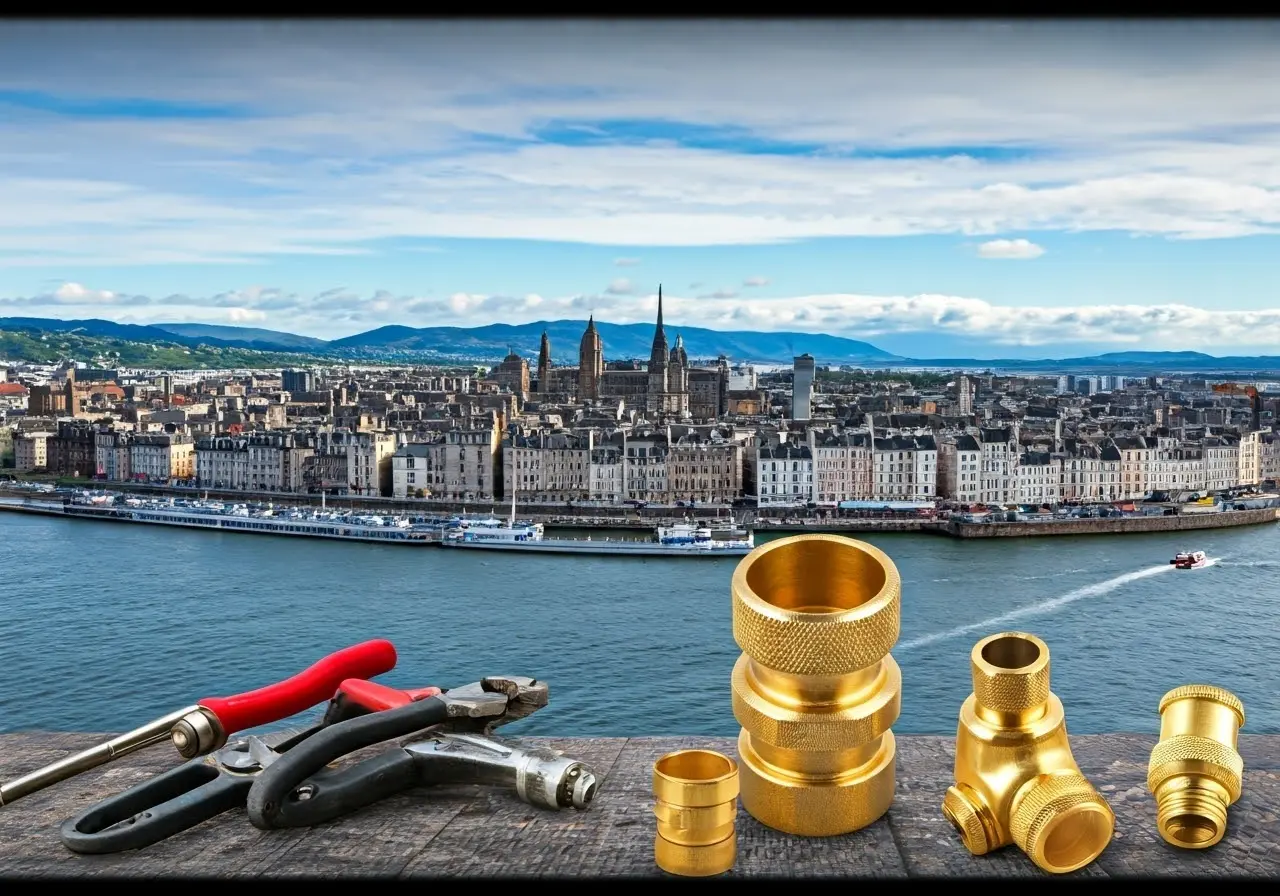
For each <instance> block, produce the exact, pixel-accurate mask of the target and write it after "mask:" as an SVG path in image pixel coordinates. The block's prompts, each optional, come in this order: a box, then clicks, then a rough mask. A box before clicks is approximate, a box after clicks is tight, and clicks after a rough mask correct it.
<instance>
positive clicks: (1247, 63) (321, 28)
mask: <svg viewBox="0 0 1280 896" xmlns="http://www.w3.org/2000/svg"><path fill="white" fill-rule="evenodd" d="M102 27H105V26H101V25H97V24H94V23H75V22H67V23H16V24H14V25H12V26H8V27H6V28H5V29H4V33H3V34H0V83H3V84H5V85H6V88H7V89H10V90H13V91H19V92H21V91H27V92H38V93H43V94H53V95H72V96H83V95H85V94H96V95H98V96H103V97H111V96H119V97H134V98H137V97H142V98H148V97H149V98H154V99H164V100H167V101H170V102H186V103H193V102H201V103H206V104H214V105H219V104H220V105H232V106H245V107H248V108H249V109H251V110H252V111H253V113H254V114H253V115H252V116H250V117H247V118H242V119H237V120H234V121H231V122H228V121H226V120H221V119H218V118H216V117H215V118H205V119H200V118H185V119H182V118H179V119H162V118H161V119H150V120H147V119H136V120H121V119H112V118H110V117H98V118H89V117H83V118H78V119H69V118H66V117H63V116H57V115H49V114H43V113H39V112H38V111H31V112H24V111H22V110H20V109H19V110H17V111H13V110H7V111H6V119H5V121H4V123H3V124H0V171H3V172H4V174H3V175H2V176H0V195H3V196H4V197H5V201H4V203H2V204H0V267H19V266H26V267H32V266H66V265H70V264H73V263H78V264H85V265H88V264H92V265H104V266H105V265H108V264H181V263H197V262H199V263H216V264H233V263H244V262H251V261H255V260H259V259H261V258H263V257H265V256H273V255H289V256H297V255H308V254H312V255H314V254H350V253H359V252H364V251H367V248H368V247H367V246H366V245H365V243H366V241H370V240H378V239H391V238H416V239H435V238H448V237H472V238H486V239H487V238H493V239H541V240H559V241H569V242H581V243H593V244H609V245H617V246H637V247H639V246H651V245H677V246H698V245H717V244H752V243H767V242H777V241H783V240H795V239H804V238H810V237H829V236H848V235H854V236H856V235H878V236H892V235H905V234H944V233H945V234H963V235H969V236H993V237H994V236H995V235H996V234H999V233H1008V232H1018V231H1022V232H1034V231H1044V230H1060V231H1103V230H1121V231H1130V232H1134V233H1143V234H1156V235H1163V236H1167V237H1177V238H1197V239H1204V238H1226V237H1232V236H1238V235H1243V234H1255V233H1275V232H1280V95H1277V94H1276V92H1275V91H1274V90H1271V89H1269V88H1268V86H1267V85H1270V84H1275V83H1280V54H1276V53H1275V52H1274V45H1275V40H1276V38H1277V36H1280V27H1277V25H1276V23H1269V22H1250V23H1248V24H1247V26H1241V25H1240V24H1238V23H1231V22H1198V23H1194V24H1187V23H1175V22H1144V23H1134V24H1122V25H1117V24H1116V23H1112V22H1108V23H1071V24H1066V25H1064V24H1063V23H1058V22H1054V23H1039V22H1019V23H1011V24H993V23H981V24H976V23H969V24H966V23H958V22H899V23H874V22H853V21H850V22H847V23H833V22H822V23H803V22H792V23H786V22H753V23H742V22H740V23H726V22H714V23H712V22H708V23H697V22H693V23H689V22H681V23H678V24H677V23H661V22H644V23H639V22H637V23H615V22H608V23H604V22H579V23H571V24H565V23H561V22H557V23H547V24H546V25H541V24H537V25H533V24H530V23H519V24H518V25H516V24H513V23H504V22H492V23H462V22H420V23H395V24H394V25H391V24H387V23H376V22H369V23H363V24H362V25H360V26H359V27H357V28H355V30H354V31H352V26H351V25H350V23H343V24H342V25H341V26H338V25H336V24H329V23H320V22H316V23H304V22H293V23H288V24H275V23H273V24H266V23H218V24H213V25H201V26H200V27H199V28H196V27H194V26H185V25H178V24H174V23H167V24H154V23H139V24H133V23H126V24H123V25H112V26H110V27H111V29H112V31H111V40H110V41H103V40H102V34H103V32H102V31H101V28H102ZM535 28H541V29H542V30H541V31H540V32H539V33H538V38H539V39H537V40H530V38H529V35H530V33H531V29H535ZM157 41H162V45H164V46H166V47H167V48H168V49H169V52H168V54H167V55H166V60H165V64H164V77H162V78H156V77H155V74H154V70H148V69H146V68H145V67H139V66H138V65H137V64H136V60H137V59H139V58H143V57H144V56H145V55H146V53H148V52H150V49H149V48H151V47H154V46H156V45H157V43H156V42H157ZM68 47H84V48H86V50H85V53H83V54H80V55H76V54H74V53H72V54H71V56H68V54H67V51H66V48H68ZM517 47H518V48H519V51H518V52H515V51H514V50H515V48H517ZM743 47H750V48H751V52H746V53H743V52H742V48H743ZM89 48H92V53H90V51H89ZM587 52H590V53H591V55H592V59H593V64H592V65H590V66H585V67H584V66H582V65H581V64H580V60H581V58H583V55H584V54H585V53H587ZM850 60H855V62H852V63H851V62H850ZM1009 72H1015V73H1016V76H1014V77H1009ZM996 82H998V83H1000V84H1001V89H1000V90H997V91H993V90H991V89H990V85H991V84H992V83H996ZM815 84H820V85H822V89H821V90H818V89H817V88H815V87H814V85H815ZM828 95H838V96H840V97H841V102H839V103H829V102H821V101H820V98H821V96H828ZM619 119H624V120H633V121H634V120H655V119H662V120H665V121H668V122H682V121H683V122H689V123H691V124H690V125H689V127H690V128H691V129H692V128H695V127H696V128H698V129H701V130H702V131H705V130H706V129H707V128H728V129H734V130H735V131H737V132H741V133H742V134H743V135H745V136H748V137H750V138H751V139H752V140H754V141H756V142H757V143H761V142H764V143H766V144H767V142H768V141H782V142H790V143H791V144H793V145H792V146H791V148H790V149H789V150H788V152H786V153H782V154H768V153H735V152H733V151H732V150H731V149H715V150H712V149H696V148H680V147H679V146H678V145H674V144H673V143H672V142H670V141H667V142H661V141H651V142H649V143H647V144H646V145H631V146H620V145H590V141H591V140H592V139H599V138H600V137H601V135H602V134H607V131H608V128H607V127H603V126H602V125H601V124H600V123H601V122H604V121H606V120H619ZM556 122H559V123H560V130H561V131H562V132H571V133H572V134H573V135H574V139H573V140H572V141H570V140H564V141H561V142H560V143H559V144H557V143H554V142H549V141H548V139H547V137H546V130H545V129H546V128H547V126H548V125H550V124H553V123H556ZM797 142H800V143H804V144H807V146H800V147H796V146H795V145H794V144H795V143H797ZM720 143H721V144H723V145H726V146H731V142H726V141H725V140H721V141H720ZM809 150H811V151H809ZM886 150H890V151H894V152H895V153H897V151H899V150H910V152H900V153H897V154H894V153H890V154H888V155H886V154H885V153H884V152H883V151H886ZM876 153H879V155H876ZM621 260H622V259H619V261H621ZM628 260H630V259H628Z"/></svg>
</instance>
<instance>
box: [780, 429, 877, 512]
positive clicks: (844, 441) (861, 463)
mask: <svg viewBox="0 0 1280 896" xmlns="http://www.w3.org/2000/svg"><path fill="white" fill-rule="evenodd" d="M809 451H810V453H811V455H812V457H813V495H812V496H811V498H810V500H812V501H814V502H815V503H817V504H818V505H819V506H823V507H835V506H837V505H838V504H839V503H840V502H841V501H861V500H868V499H870V498H871V496H872V494H873V493H874V491H875V477H874V475H873V474H872V464H871V444H870V438H869V436H868V435H867V434H866V433H853V432H837V431H835V430H831V429H828V430H821V431H820V430H815V429H810V430H809ZM771 460H772V459H771ZM769 472H770V474H771V475H772V472H773V471H772V467H771V468H770V470H769ZM771 482H772V480H771Z"/></svg>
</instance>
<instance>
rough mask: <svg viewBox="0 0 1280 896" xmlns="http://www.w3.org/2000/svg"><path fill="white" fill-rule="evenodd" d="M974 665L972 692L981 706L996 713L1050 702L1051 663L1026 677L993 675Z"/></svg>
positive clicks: (1023, 709)
mask: <svg viewBox="0 0 1280 896" xmlns="http://www.w3.org/2000/svg"><path fill="white" fill-rule="evenodd" d="M971 665H972V666H973V693H974V696H975V697H977V699H978V705H979V706H985V707H987V708H988V709H994V710H996V711H997V712H1023V711H1025V710H1028V709H1030V708H1032V707H1033V706H1040V705H1041V704H1042V703H1044V702H1045V701H1046V700H1048V699H1049V664H1048V663H1047V662H1046V663H1045V664H1044V666H1043V667H1042V668H1040V669H1036V670H1034V671H1032V672H1029V673H1026V674H1012V673H1009V672H1001V673H1000V674H998V675H990V674H988V673H987V672H985V671H984V670H983V669H982V667H980V666H979V665H978V664H977V663H971Z"/></svg>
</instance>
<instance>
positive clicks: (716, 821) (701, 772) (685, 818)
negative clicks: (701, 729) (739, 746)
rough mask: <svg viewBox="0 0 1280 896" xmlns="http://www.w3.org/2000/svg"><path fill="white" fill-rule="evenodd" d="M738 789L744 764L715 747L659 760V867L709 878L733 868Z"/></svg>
mask: <svg viewBox="0 0 1280 896" xmlns="http://www.w3.org/2000/svg"><path fill="white" fill-rule="evenodd" d="M738 787H739V784H738V764H737V763H736V762H734V761H733V760H732V759H730V758H729V757H728V756H725V755H724V754H722V753H717V752H715V751H713V750H679V751H677V752H675V753H668V754H667V755H666V756H663V757H662V758H661V759H659V760H658V761H657V762H655V763H654V764H653V795H654V797H655V801H654V806H653V814H654V816H655V817H656V818H657V819H658V834H657V837H656V838H655V840H654V849H653V855H654V861H655V862H657V864H658V867H659V868H661V869H662V870H663V871H666V872H669V873H671V874H679V875H681V876H684V877H706V876H708V875H712V874H721V873H723V872H725V871H728V870H729V869H730V868H732V867H733V863H734V861H735V859H736V858H737V851H738V839H737V832H736V831H735V829H734V821H735V819H736V817H737V814H738Z"/></svg>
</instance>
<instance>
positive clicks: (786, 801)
mask: <svg viewBox="0 0 1280 896" xmlns="http://www.w3.org/2000/svg"><path fill="white" fill-rule="evenodd" d="M901 582H902V580H901V578H900V577H899V575H898V570H897V567H895V566H894V565H893V561H892V560H890V559H889V557H888V555H886V554H885V553H884V552H883V551H881V550H880V549H878V548H875V547H873V546H871V545H869V544H865V543H864V542H861V541H854V540H853V539H850V538H843V537H840V536H838V535H796V536H792V537H790V538H780V539H777V540H776V541H770V542H767V543H766V544H763V545H761V546H760V547H758V548H756V549H755V550H754V551H752V552H751V553H750V554H748V555H747V556H746V557H744V558H743V559H742V562H740V563H739V564H738V567H737V569H736V570H734V573H733V586H732V592H733V637H734V640H735V641H737V642H738V646H739V647H741V648H742V651H743V654H742V656H741V657H739V658H738V662H737V663H736V664H735V665H734V667H733V677H732V690H733V714H734V716H735V717H736V718H737V720H738V722H739V724H741V725H742V732H741V734H740V735H739V736H738V757H739V760H740V761H741V763H742V805H743V807H744V808H745V809H746V810H747V811H748V812H749V813H751V815H752V816H753V817H754V818H755V819H756V820H757V821H759V822H761V823H762V824H765V825H768V826H769V827H771V828H774V829H776V830H779V831H783V832H784V833H788V834H799V835H803V836H816V837H822V836H831V835H835V834H847V833H849V832H850V831H856V830H858V829H859V828H863V827H866V826H867V825H869V824H871V823H872V822H873V821H875V820H876V819H877V818H879V817H880V816H881V815H883V814H884V813H885V812H886V811H887V810H888V808H889V804H890V803H891V802H893V789H894V765H895V748H894V740H893V732H891V731H890V730H889V727H890V726H891V725H892V724H893V723H894V722H895V721H896V720H897V718H898V711H899V707H900V702H899V701H900V695H901V691H902V673H901V671H900V670H899V669H898V664H897V663H895V662H894V661H893V657H891V656H889V650H890V648H892V647H893V645H894V643H895V642H896V641H897V640H898V615H899V607H900V605H901V594H902V584H901Z"/></svg>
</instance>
